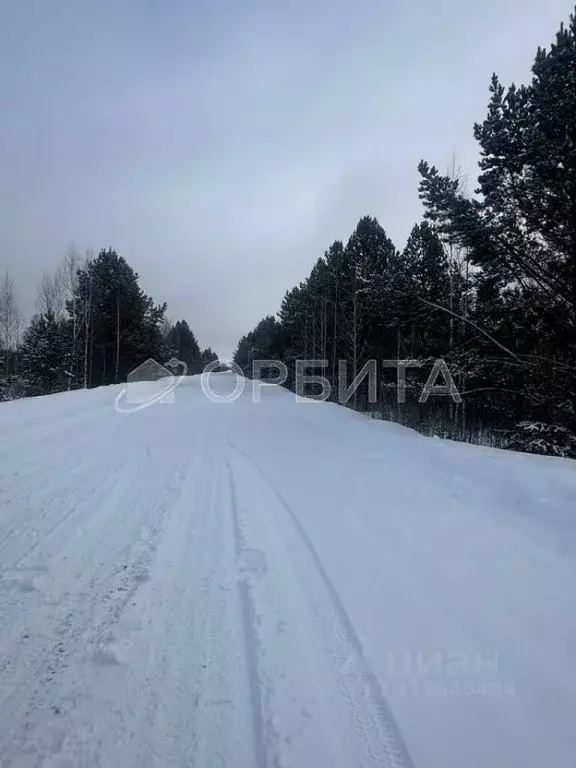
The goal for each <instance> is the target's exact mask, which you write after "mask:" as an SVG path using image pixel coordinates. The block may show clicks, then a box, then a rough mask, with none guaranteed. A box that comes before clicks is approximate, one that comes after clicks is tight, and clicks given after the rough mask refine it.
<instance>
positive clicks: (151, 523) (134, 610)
mask: <svg viewBox="0 0 576 768" xmlns="http://www.w3.org/2000/svg"><path fill="white" fill-rule="evenodd" d="M212 378H213V380H214V383H213V386H214V387H215V388H218V389H219V390H221V391H226V390H228V391H229V390H230V389H231V387H232V385H233V382H232V383H231V381H230V376H229V375H226V374H221V375H217V376H213V377H212ZM117 392H118V388H115V387H109V388H101V389H98V390H92V391H89V392H73V393H66V394H60V395H53V396H50V397H46V398H36V399H31V400H24V401H18V402H13V403H6V404H0V765H2V766H11V767H12V766H14V767H15V768H16V767H17V768H32V767H34V768H36V767H40V766H42V768H113V767H114V768H162V767H163V766H182V768H184V767H185V766H186V768H188V767H191V766H194V767H195V768H196V767H197V768H251V767H252V766H254V768H324V767H326V768H360V767H361V768H385V767H386V766H394V767H395V768H409V767H411V766H416V768H464V767H466V768H485V767H486V766H490V767H491V768H500V767H501V768H541V767H542V766H544V765H546V766H551V767H553V768H573V766H574V765H575V764H576V728H575V727H574V724H575V722H576V462H570V461H562V460H552V459H544V458H537V457H530V456H524V455H520V454H513V453H503V452H498V451H492V450H488V449H482V448H474V447H471V446H466V445H457V444H454V443H449V442H445V441H441V440H432V439H427V438H424V437H421V436H420V435H417V434H416V433H414V432H411V431H409V430H406V429H403V428H402V427H399V426H396V425H393V424H386V423H382V422H375V421H370V420H368V419H366V418H364V417H362V416H359V415H358V414H355V413H353V412H351V411H349V410H347V409H344V408H340V407H338V406H336V405H329V404H319V403H295V402H294V397H293V396H292V395H291V394H290V393H288V392H286V391H285V390H282V389H279V388H276V387H267V388H265V391H264V393H263V396H262V402H260V403H253V402H252V393H251V383H249V384H248V385H247V388H246V390H245V392H244V394H243V395H242V396H241V397H240V398H239V399H237V400H236V401H235V402H233V403H231V404H221V403H220V404H216V403H213V402H211V401H210V400H209V399H208V398H207V397H206V396H205V395H204V393H203V392H202V389H201V387H200V381H199V378H197V377H191V378H190V379H188V380H186V381H185V383H184V384H183V385H182V386H181V387H180V388H179V389H178V390H177V391H176V402H175V403H174V404H166V403H164V404H157V405H154V406H152V407H150V408H146V409H143V410H141V411H139V412H137V413H132V414H119V413H117V412H116V411H115V410H114V405H113V404H114V399H115V397H116V394H117Z"/></svg>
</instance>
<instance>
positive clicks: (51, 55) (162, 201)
mask: <svg viewBox="0 0 576 768" xmlns="http://www.w3.org/2000/svg"><path fill="white" fill-rule="evenodd" d="M571 10H572V4H571V3H569V2H561V1H560V0H545V1H544V0H538V2H536V1H534V2H527V1H526V0H483V1H482V2H478V0H379V1H377V0H356V2H352V1H351V0H349V1H348V2H343V0H298V1H294V0H266V2H264V0H260V1H257V0H91V1H90V0H38V1H37V2H33V1H32V0H0V269H4V268H6V267H7V268H8V269H9V271H10V272H11V274H12V276H13V277H14V279H15V280H16V284H17V290H18V296H19V300H20V305H21V308H22V310H23V311H24V312H25V313H26V314H27V315H28V316H29V315H30V314H31V313H32V312H33V311H34V300H35V293H36V284H37V282H38V280H39V279H40V277H41V274H42V271H43V270H45V269H47V270H50V271H52V270H53V268H54V267H55V265H56V264H57V263H58V261H59V259H60V258H61V256H62V255H63V253H64V251H65V250H66V248H67V246H68V245H69V244H70V243H71V242H74V243H75V244H76V246H77V247H78V248H80V249H85V248H88V247H92V248H94V249H95V250H96V251H98V250H100V248H102V247H108V246H112V247H113V248H115V249H116V250H117V251H118V253H120V254H121V255H122V256H124V257H125V258H126V259H127V261H128V262H129V264H130V265H131V266H132V267H133V268H134V269H135V270H136V271H137V272H138V273H139V274H140V278H141V285H142V287H143V288H144V290H145V291H146V292H147V293H149V294H150V295H152V296H153V297H154V299H155V300H156V301H158V302H162V301H167V302H168V313H167V314H168V316H169V317H170V318H171V319H173V320H174V321H175V320H177V319H179V318H185V319H186V320H188V322H189V323H190V325H191V327H192V329H193V330H194V332H195V333H196V336H197V338H198V341H199V343H200V345H201V346H203V347H205V346H208V345H210V346H211V347H212V348H213V349H214V350H215V351H216V352H217V353H219V354H220V356H221V357H230V356H231V354H232V352H233V349H234V348H235V346H236V343H237V341H238V339H239V337H240V336H241V335H242V334H243V333H245V332H247V331H249V330H251V328H252V327H253V326H254V325H255V323H256V322H258V320H260V319H261V318H262V317H263V316H264V315H266V314H269V313H271V314H274V313H275V312H276V311H277V310H278V308H279V305H280V301H281V299H282V296H283V294H284V292H285V290H286V289H288V288H291V287H292V286H293V285H294V284H296V283H298V282H299V281H300V280H302V279H303V278H305V277H306V275H307V274H308V272H309V270H310V267H311V265H312V264H313V263H314V261H315V260H316V259H317V258H318V256H319V255H321V254H322V253H323V251H324V250H325V249H326V248H327V247H328V246H329V245H330V244H331V243H332V242H333V241H334V240H335V239H337V238H340V239H343V240H345V239H346V238H347V237H348V236H349V234H350V233H351V231H352V229H353V228H354V226H355V224H356V223H357V221H358V219H359V218H360V217H361V216H363V215H367V214H368V215H372V216H376V217H377V218H378V220H379V221H380V223H381V224H382V225H383V227H384V228H385V229H386V230H387V232H388V234H389V236H390V237H391V238H392V239H393V241H394V242H395V243H396V245H397V246H398V247H401V246H402V245H403V244H404V242H405V240H406V237H407V235H408V233H409V230H410V229H411V227H412V225H413V224H414V223H415V222H416V221H417V220H418V219H419V218H420V217H421V207H420V203H419V200H418V192H417V187H418V173H417V170H416V167H417V164H418V161H419V160H420V159H421V158H423V159H426V160H428V161H429V162H430V163H433V164H435V165H437V166H439V167H440V168H441V169H442V170H444V169H445V168H446V167H447V166H448V165H449V163H450V161H451V156H452V153H453V152H456V153H457V155H458V159H459V162H460V164H461V165H462V167H463V168H464V169H465V170H466V171H467V172H468V173H470V174H471V177H472V179H473V177H474V174H475V172H476V161H477V156H476V144H475V142H474V139H473V135H472V129H473V123H474V121H477V120H482V119H483V118H484V116H485V113H486V106H487V103H488V98H489V94H488V86H489V82H490V77H491V75H492V72H493V71H496V72H497V73H498V74H499V75H500V77H501V79H502V81H503V82H504V83H506V84H508V83H509V82H510V81H512V80H515V81H516V82H527V81H528V79H529V77H530V67H531V64H532V61H533V58H534V54H535V51H536V48H537V47H538V45H543V46H548V45H549V44H550V42H552V41H553V39H554V36H555V33H556V31H557V29H558V27H559V24H560V21H562V20H565V21H567V19H568V16H569V14H570V11H571ZM473 186H474V185H473V184H472V187H473Z"/></svg>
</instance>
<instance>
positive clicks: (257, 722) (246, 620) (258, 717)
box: [226, 462, 268, 768]
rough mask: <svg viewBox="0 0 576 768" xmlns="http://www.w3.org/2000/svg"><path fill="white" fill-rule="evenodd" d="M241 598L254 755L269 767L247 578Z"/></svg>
mask: <svg viewBox="0 0 576 768" xmlns="http://www.w3.org/2000/svg"><path fill="white" fill-rule="evenodd" d="M226 469H227V472H228V483H229V488H230V504H231V512H232V525H233V529H234V542H235V547H236V557H237V559H238V560H240V559H241V558H242V555H243V552H244V550H245V549H246V542H245V540H244V537H243V534H242V530H241V528H240V516H239V511H238V496H237V492H236V485H235V483H234V475H233V473H232V467H231V466H230V464H229V462H226ZM238 596H239V600H240V609H241V612H242V623H243V630H244V650H245V653H246V666H247V673H248V686H249V691H250V704H251V709H252V725H253V730H254V755H255V758H256V766H257V768H267V765H268V760H267V753H266V742H265V735H264V733H265V732H264V718H263V714H262V695H261V685H260V676H259V673H258V646H259V644H260V643H259V640H258V632H257V629H256V617H255V610H254V602H253V600H252V595H251V592H250V583H249V581H248V579H246V578H241V579H239V580H238Z"/></svg>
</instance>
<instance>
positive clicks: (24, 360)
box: [20, 312, 72, 395]
mask: <svg viewBox="0 0 576 768" xmlns="http://www.w3.org/2000/svg"><path fill="white" fill-rule="evenodd" d="M71 333H72V327H71V324H70V321H69V320H67V319H65V318H62V317H60V318H58V317H56V316H55V315H54V313H53V312H47V313H46V314H41V315H37V316H36V317H34V318H33V319H32V322H31V323H30V326H29V327H28V329H27V330H26V332H25V334H24V340H23V344H22V347H21V350H20V356H21V372H22V376H23V378H24V380H25V382H26V387H27V394H29V395H49V394H52V393H53V392H61V391H63V390H65V389H68V383H69V378H70V375H71V371H70V366H71V363H72V353H71V343H70V341H71Z"/></svg>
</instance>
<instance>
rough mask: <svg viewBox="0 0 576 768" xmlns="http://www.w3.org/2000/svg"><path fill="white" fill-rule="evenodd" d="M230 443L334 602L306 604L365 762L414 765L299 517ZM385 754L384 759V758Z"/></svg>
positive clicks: (408, 767)
mask: <svg viewBox="0 0 576 768" xmlns="http://www.w3.org/2000/svg"><path fill="white" fill-rule="evenodd" d="M230 448H232V449H233V450H234V451H235V452H236V454H238V455H239V456H240V457H241V458H242V459H243V460H244V461H245V462H247V463H248V465H249V466H250V467H251V468H252V470H253V471H254V473H255V474H256V475H257V476H258V477H259V478H260V479H261V481H262V482H263V483H264V485H265V487H266V488H268V489H269V491H270V492H271V494H272V495H273V497H274V498H275V500H276V501H277V506H278V507H279V508H280V509H281V510H282V511H283V513H284V515H285V516H286V520H287V521H288V522H289V524H290V525H291V527H292V530H293V532H294V533H295V534H296V538H297V540H298V541H299V542H300V545H299V546H300V548H301V549H302V550H303V551H304V553H305V555H306V557H307V559H308V560H309V561H310V563H311V565H312V566H313V568H314V570H315V572H316V573H317V575H318V577H319V581H320V583H321V584H322V587H323V590H324V592H325V595H326V596H327V597H328V604H329V605H331V606H332V611H331V613H333V615H332V616H331V617H327V616H326V611H325V610H324V611H323V610H322V607H321V606H322V601H319V602H318V603H315V602H314V601H313V599H312V598H311V605H310V607H311V609H312V611H313V613H314V614H315V617H316V621H317V625H318V627H319V630H320V632H321V634H322V635H323V636H324V638H325V641H326V649H327V652H328V654H329V655H330V656H331V657H332V660H333V663H334V664H335V666H336V668H337V670H338V674H339V680H338V685H339V687H340V689H341V693H342V695H343V696H344V697H345V699H346V700H347V701H348V703H349V706H350V707H351V709H352V710H353V719H354V723H355V728H356V729H357V732H358V733H359V735H360V736H361V738H362V740H363V741H364V742H365V744H366V746H367V759H368V760H369V764H370V765H372V766H374V767H375V768H376V767H377V768H381V766H383V765H388V766H390V767H391V768H392V767H393V768H414V763H413V761H412V758H411V756H410V753H409V750H408V748H407V746H406V744H405V742H404V739H403V737H402V734H401V732H400V729H399V727H398V725H397V723H396V721H395V719H394V716H393V714H392V711H391V709H390V706H389V704H388V701H387V699H386V697H385V695H384V692H383V690H382V687H381V685H380V682H379V680H378V678H377V677H376V675H375V673H374V671H373V669H372V667H371V665H370V662H369V661H368V660H367V658H366V657H365V655H364V651H363V648H362V644H361V642H360V639H359V637H358V635H357V633H356V630H355V628H354V626H353V624H352V621H351V619H350V617H349V615H348V612H347V611H346V608H345V606H344V604H343V602H342V599H341V597H340V595H339V593H338V591H337V589H336V587H335V586H334V584H333V582H332V580H331V579H330V577H329V575H328V573H327V572H326V569H325V568H324V565H323V563H322V561H321V558H320V556H319V555H318V553H317V551H316V548H315V547H314V545H313V543H312V541H311V540H310V538H309V536H308V534H307V532H306V530H305V528H304V526H303V525H302V523H301V521H300V519H299V518H298V516H297V515H296V513H295V512H294V511H293V509H292V508H291V506H290V505H289V504H288V502H287V501H286V500H285V499H284V498H283V497H282V495H281V494H280V492H279V491H278V490H277V489H276V488H275V486H274V485H273V483H271V482H270V481H269V480H268V478H267V477H266V476H265V475H264V473H263V472H262V470H261V469H260V468H259V467H258V466H257V465H256V464H255V463H254V461H253V460H252V459H251V458H250V457H249V456H248V455H246V454H245V453H244V452H243V451H242V450H241V449H239V448H238V447H237V446H235V445H233V444H230ZM278 535H281V534H278ZM319 606H320V607H319ZM330 619H331V620H330ZM330 626H332V627H334V630H333V631H330V630H329V628H330ZM327 632H328V634H327ZM339 644H340V645H342V646H343V650H344V652H343V653H341V654H336V653H335V651H334V645H336V646H338V645H339ZM371 720H373V725H374V726H375V729H376V731H377V734H378V737H377V741H375V738H374V737H375V734H374V733H373V731H374V728H370V726H369V723H370V721H371ZM383 757H384V759H385V763H383V762H382V758H383Z"/></svg>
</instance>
